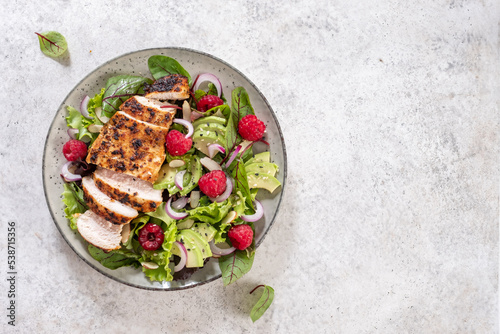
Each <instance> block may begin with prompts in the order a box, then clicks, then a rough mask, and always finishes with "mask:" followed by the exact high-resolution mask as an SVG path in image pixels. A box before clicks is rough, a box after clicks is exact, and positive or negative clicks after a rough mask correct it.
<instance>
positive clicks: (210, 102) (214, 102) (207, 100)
mask: <svg viewBox="0 0 500 334" xmlns="http://www.w3.org/2000/svg"><path fill="white" fill-rule="evenodd" d="M222 104H224V101H222V99H221V98H219V97H217V96H215V95H205V96H203V97H202V98H201V99H200V100H199V101H198V103H197V104H196V109H198V111H201V112H205V111H207V110H208V109H212V108H213V107H217V106H220V105H222Z"/></svg>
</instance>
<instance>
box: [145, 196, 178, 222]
mask: <svg viewBox="0 0 500 334" xmlns="http://www.w3.org/2000/svg"><path fill="white" fill-rule="evenodd" d="M165 204H166V203H165V202H162V203H161V204H160V205H159V206H158V207H157V208H156V210H155V211H153V212H147V213H146V214H147V215H148V216H150V217H154V218H157V219H160V220H161V221H163V222H164V223H165V226H170V225H171V224H174V225H175V224H176V223H177V221H176V220H175V219H172V218H170V216H169V215H168V214H167V212H166V211H165Z"/></svg>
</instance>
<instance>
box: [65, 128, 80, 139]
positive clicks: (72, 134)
mask: <svg viewBox="0 0 500 334" xmlns="http://www.w3.org/2000/svg"><path fill="white" fill-rule="evenodd" d="M67 132H68V136H69V137H70V138H71V139H76V134H77V133H78V129H68V131H67Z"/></svg>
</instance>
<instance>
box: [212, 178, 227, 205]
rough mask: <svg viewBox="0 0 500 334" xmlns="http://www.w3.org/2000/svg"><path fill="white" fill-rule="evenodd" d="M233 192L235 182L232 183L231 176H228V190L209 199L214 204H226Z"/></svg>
mask: <svg viewBox="0 0 500 334" xmlns="http://www.w3.org/2000/svg"><path fill="white" fill-rule="evenodd" d="M232 192H233V182H232V181H231V178H230V177H229V176H226V190H224V192H223V193H222V194H221V195H219V196H217V197H215V198H213V197H209V198H210V200H211V201H212V202H217V203H220V202H224V201H225V200H226V199H228V197H229V195H231V193H232Z"/></svg>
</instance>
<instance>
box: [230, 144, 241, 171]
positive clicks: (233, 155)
mask: <svg viewBox="0 0 500 334" xmlns="http://www.w3.org/2000/svg"><path fill="white" fill-rule="evenodd" d="M240 150H241V145H238V146H237V147H236V149H235V150H234V152H233V154H232V155H231V157H230V158H229V160H228V161H227V162H226V168H229V166H230V165H231V163H232V162H233V160H234V159H235V158H236V156H237V155H238V153H240Z"/></svg>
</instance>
